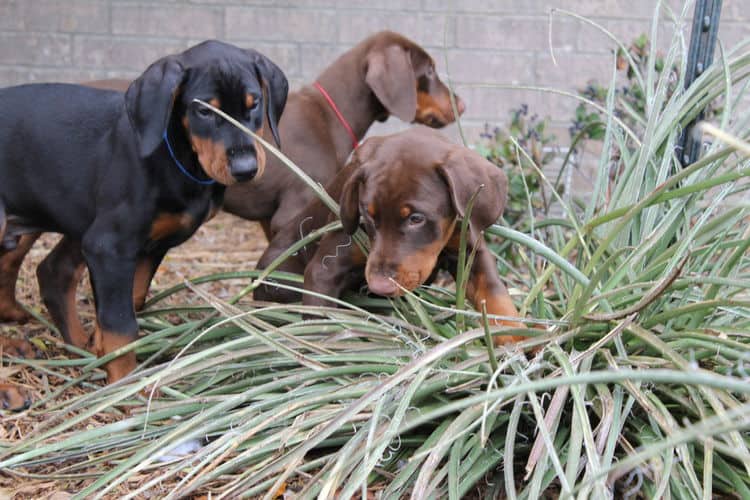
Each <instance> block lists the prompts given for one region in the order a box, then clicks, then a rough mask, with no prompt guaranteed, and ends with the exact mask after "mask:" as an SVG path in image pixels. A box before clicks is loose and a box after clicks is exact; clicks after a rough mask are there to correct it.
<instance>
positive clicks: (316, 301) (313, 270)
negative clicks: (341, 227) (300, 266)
mask: <svg viewBox="0 0 750 500" xmlns="http://www.w3.org/2000/svg"><path fill="white" fill-rule="evenodd" d="M366 263H367V260H366V258H365V255H364V254H363V253H362V251H361V250H360V249H359V247H358V246H357V244H356V243H354V241H353V239H352V237H351V236H349V235H348V234H345V233H343V232H341V231H337V232H335V233H328V234H326V235H325V236H324V237H323V239H322V240H321V241H320V246H319V247H318V250H317V251H316V252H315V255H314V256H313V258H312V259H311V260H310V262H309V263H308V264H307V267H306V268H305V290H309V291H311V292H316V293H319V294H322V295H327V296H329V297H333V298H336V299H338V298H340V297H341V294H342V293H343V292H344V291H345V290H348V289H349V288H351V287H352V286H353V285H354V284H356V283H360V282H362V281H363V274H362V273H363V272H364V268H365V264H366ZM302 303H303V304H304V305H306V306H327V307H337V306H336V304H334V303H332V302H331V301H329V300H326V299H324V298H322V297H316V296H314V295H310V294H307V293H306V294H304V296H303V297H302Z"/></svg>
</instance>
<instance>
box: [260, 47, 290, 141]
mask: <svg viewBox="0 0 750 500" xmlns="http://www.w3.org/2000/svg"><path fill="white" fill-rule="evenodd" d="M253 55H254V56H255V66H256V68H257V72H258V80H259V81H261V82H263V85H264V86H265V87H266V93H267V94H268V95H267V99H268V102H267V103H266V117H267V118H268V124H269V125H270V127H271V133H272V134H273V139H274V140H275V141H276V145H278V146H279V147H281V139H280V138H279V120H280V119H281V114H282V113H283V111H284V106H286V97H287V94H288V93H289V82H288V81H287V79H286V76H285V75H284V72H283V71H281V69H280V68H279V67H278V66H276V64H274V63H273V61H271V60H270V59H268V58H267V57H266V56H264V55H262V54H260V53H258V52H253Z"/></svg>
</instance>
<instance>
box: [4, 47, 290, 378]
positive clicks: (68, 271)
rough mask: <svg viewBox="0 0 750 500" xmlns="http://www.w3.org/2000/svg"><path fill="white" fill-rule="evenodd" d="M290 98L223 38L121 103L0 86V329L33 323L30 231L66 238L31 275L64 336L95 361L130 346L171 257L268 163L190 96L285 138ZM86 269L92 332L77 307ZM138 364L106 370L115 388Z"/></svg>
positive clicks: (81, 93) (139, 84) (78, 89)
mask: <svg viewBox="0 0 750 500" xmlns="http://www.w3.org/2000/svg"><path fill="white" fill-rule="evenodd" d="M287 90H288V84H287V80H286V78H285V77H284V74H283V73H282V72H281V70H280V69H279V68H278V67H277V66H276V65H275V64H273V63H272V62H271V61H270V60H269V59H267V58H266V57H264V56H263V55H261V54H259V53H258V52H255V51H252V50H243V49H240V48H237V47H234V46H232V45H228V44H225V43H222V42H217V41H208V42H204V43H201V44H199V45H196V46H194V47H192V48H190V49H188V50H186V51H185V52H182V53H180V54H176V55H172V56H168V57H165V58H163V59H160V60H159V61H157V62H155V63H154V64H152V65H151V66H150V67H149V68H148V69H147V70H146V71H145V72H144V73H143V75H141V76H140V77H139V78H138V79H136V80H135V81H134V82H133V83H132V84H131V85H130V86H129V87H128V89H127V91H126V92H125V93H124V94H123V93H121V92H113V91H107V90H102V89H94V88H90V87H84V86H78V85H67V84H31V85H21V86H18V87H11V88H7V89H2V90H0V109H2V110H3V113H2V116H0V207H2V213H3V216H2V220H1V221H0V228H2V229H3V233H2V234H0V242H1V247H0V320H14V321H17V320H19V319H23V318H24V317H25V314H24V312H23V310H21V309H20V307H19V306H18V304H17V303H16V301H15V293H14V287H15V278H16V276H17V273H18V267H19V266H20V263H21V261H22V260H23V257H24V255H25V253H26V252H27V251H28V249H29V248H30V246H31V243H33V239H34V238H35V236H36V235H37V234H38V233H40V232H43V231H52V232H58V233H62V234H63V235H64V236H63V238H62V240H61V241H60V243H59V244H58V245H57V246H56V247H55V249H54V250H53V251H52V252H51V253H50V255H48V256H47V258H45V260H44V261H43V262H42V263H41V264H40V266H39V268H38V269H37V275H38V278H39V282H40V288H41V290H42V297H43V299H44V302H45V305H46V306H47V309H48V310H49V313H50V315H51V316H52V319H53V320H54V322H55V324H56V325H57V326H58V328H59V329H60V331H61V332H62V334H63V336H64V338H65V341H66V342H69V343H71V344H73V345H76V346H78V347H86V346H89V348H90V349H91V350H92V352H94V353H96V354H97V355H100V356H101V355H105V354H107V353H110V352H113V351H115V350H116V349H118V348H120V347H122V346H124V345H126V344H128V343H129V342H131V341H133V340H134V339H135V338H136V337H137V334H138V325H137V323H136V319H135V313H134V306H139V305H140V303H142V300H143V299H144V297H145V291H146V290H147V289H148V284H149V282H150V280H151V278H152V275H153V273H154V271H155V270H156V267H157V266H158V265H159V263H160V261H161V260H162V258H163V257H164V255H165V254H166V252H167V251H168V250H169V249H170V248H171V247H173V246H176V245H179V244H180V243H182V242H183V241H185V240H186V239H187V238H189V237H190V236H191V235H192V234H193V233H194V232H195V230H196V229H197V228H198V226H200V224H201V223H202V222H203V221H205V220H206V219H207V218H208V217H210V215H211V214H212V213H214V211H215V210H216V209H217V208H218V207H219V206H220V205H221V202H222V198H223V195H224V191H225V189H226V186H227V185H230V184H234V183H235V182H238V181H247V180H250V179H252V178H253V177H255V176H256V175H257V174H259V173H260V172H262V171H263V169H264V166H265V155H264V154H263V151H262V149H261V148H260V146H259V145H256V144H255V142H254V141H253V140H251V139H249V138H248V137H247V136H246V135H245V134H243V133H242V132H240V131H239V130H237V129H236V128H235V127H233V126H232V125H231V124H229V123H226V122H225V121H224V120H223V119H221V118H218V117H217V116H216V115H215V114H214V113H212V112H211V111H209V110H208V109H205V108H203V107H202V106H200V105H198V104H196V103H194V102H193V100H194V99H196V98H198V99H202V100H204V101H207V102H209V103H212V104H213V105H214V106H217V107H220V108H221V109H222V110H224V111H225V112H227V113H228V114H230V115H231V116H232V117H234V118H235V119H237V120H239V121H240V122H241V123H243V124H244V125H245V126H247V127H248V128H250V129H252V130H255V131H259V132H262V133H263V132H265V130H266V128H269V129H270V131H271V133H272V135H273V137H274V138H275V139H276V141H277V142H279V141H278V131H277V123H278V119H279V117H280V116H281V113H282V111H283V108H284V104H285V102H286V96H287ZM266 126H267V127H266ZM84 266H87V267H88V270H89V273H90V275H91V282H92V286H93V290H94V298H95V302H96V328H95V330H94V334H93V336H91V335H90V334H88V333H87V332H86V331H84V328H83V327H82V325H81V323H80V320H79V319H78V316H77V313H76V308H75V288H76V285H77V283H78V280H79V279H80V276H81V273H82V272H83V268H84ZM135 364H136V360H135V354H134V353H133V352H131V353H128V354H126V355H124V356H121V357H119V358H117V359H115V360H113V361H111V362H110V363H108V364H107V365H106V370H107V374H108V378H109V380H110V381H115V380H118V379H120V378H122V377H124V376H125V375H127V374H128V373H129V372H130V371H131V370H132V369H133V368H134V367H135Z"/></svg>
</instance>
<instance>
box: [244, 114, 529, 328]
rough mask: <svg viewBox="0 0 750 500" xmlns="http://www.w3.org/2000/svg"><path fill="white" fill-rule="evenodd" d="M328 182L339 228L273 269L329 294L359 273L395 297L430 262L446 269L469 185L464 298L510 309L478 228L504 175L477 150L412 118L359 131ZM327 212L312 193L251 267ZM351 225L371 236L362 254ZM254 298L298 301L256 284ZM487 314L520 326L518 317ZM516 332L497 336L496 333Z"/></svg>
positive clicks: (490, 215)
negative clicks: (358, 140) (379, 130)
mask: <svg viewBox="0 0 750 500" xmlns="http://www.w3.org/2000/svg"><path fill="white" fill-rule="evenodd" d="M480 188H481V189H480ZM327 190H328V192H329V194H330V195H331V196H332V197H333V198H334V199H337V198H338V199H339V203H340V210H341V222H342V224H343V229H344V230H343V231H337V232H332V233H327V234H326V235H325V236H324V237H323V238H322V239H321V240H320V243H319V244H310V245H308V246H307V247H305V248H303V249H301V250H300V251H299V252H297V253H296V254H295V255H293V256H292V257H290V258H289V259H287V260H286V261H284V263H283V264H282V265H281V267H280V268H279V270H282V271H288V272H294V273H298V274H302V273H304V276H305V282H304V287H305V289H306V290H310V291H313V292H317V293H320V294H323V295H327V296H330V297H336V298H338V297H340V296H341V294H342V293H343V292H344V291H346V290H347V289H352V288H354V289H357V288H359V287H360V286H361V285H362V283H363V282H365V281H366V282H367V285H368V287H369V289H370V291H371V292H373V293H376V294H378V295H383V296H387V297H395V296H399V295H402V293H403V290H404V289H406V290H414V289H415V288H417V287H418V286H420V285H422V284H424V283H427V282H429V281H430V280H431V278H432V276H433V273H434V271H435V269H436V268H438V267H445V268H446V269H448V270H449V271H450V272H451V273H453V275H454V277H455V273H456V262H457V255H458V250H459V241H460V224H459V223H458V220H459V219H460V218H461V217H463V215H464V213H465V211H466V207H467V203H468V202H469V199H470V198H471V197H472V196H473V195H474V193H476V192H478V195H477V197H476V201H475V203H474V206H473V209H472V211H471V214H470V220H469V227H470V234H469V238H468V240H469V241H468V243H469V245H468V250H467V252H472V251H475V252H476V253H475V257H474V261H473V267H472V269H471V273H470V275H469V278H468V281H467V297H468V298H469V300H471V301H472V303H473V304H474V306H475V307H477V308H479V307H480V304H481V303H482V302H484V303H485V304H486V307H487V312H488V313H489V314H492V315H498V316H506V317H518V316H519V314H518V311H517V310H516V308H515V306H514V305H513V302H512V301H511V299H510V296H509V295H508V292H507V290H506V288H505V286H504V285H503V283H502V281H501V280H500V277H499V275H498V271H497V264H496V263H495V259H494V257H493V256H492V254H491V253H490V251H489V250H488V249H487V246H486V244H485V242H484V238H483V237H482V236H481V232H482V231H483V230H484V229H486V228H487V227H489V226H490V225H491V224H493V223H494V222H495V221H496V220H497V219H498V217H500V215H501V214H502V212H503V208H504V207H505V200H506V195H507V178H506V176H505V174H504V173H503V172H502V171H501V170H500V169H499V168H497V167H496V166H495V165H493V164H491V163H490V162H488V161H487V160H485V159H484V158H482V157H481V156H480V155H478V154H477V153H475V152H473V151H471V150H469V149H466V148H464V147H460V146H457V145H455V144H452V143H451V142H450V141H448V140H447V139H446V138H445V137H444V136H443V135H441V134H440V133H438V132H436V131H433V130H431V129H428V128H426V127H422V126H417V127H414V128H412V129H409V130H407V131H405V132H401V133H397V134H393V135H389V136H385V137H374V138H371V139H368V140H367V141H366V142H365V143H364V144H363V145H362V147H360V148H359V149H357V150H356V151H355V152H354V155H353V156H352V159H351V160H350V161H349V163H348V164H347V166H346V167H345V168H344V169H343V170H342V171H341V172H340V173H339V174H338V175H337V176H336V177H335V179H334V180H333V181H332V183H331V184H330V185H329V186H328V187H327ZM360 219H361V222H360ZM332 220H335V217H334V216H333V215H332V214H331V212H330V211H329V210H328V209H327V208H326V207H325V205H324V204H323V203H322V202H320V201H313V202H311V203H310V204H309V205H308V206H307V207H306V208H305V209H304V210H302V211H301V212H300V213H298V214H297V215H296V216H295V218H294V219H293V220H292V221H291V222H290V223H289V224H288V225H287V226H285V228H284V229H283V230H282V231H280V232H279V233H278V234H277V235H276V237H274V239H273V240H272V241H271V243H270V245H269V247H268V249H267V250H266V252H265V253H264V254H263V256H262V257H261V259H260V261H259V263H258V268H260V269H264V268H266V267H267V266H268V265H269V264H270V263H271V262H272V261H273V260H274V259H275V258H276V257H277V256H278V255H279V254H281V253H282V252H284V251H285V250H286V249H287V248H289V247H290V246H291V245H292V244H293V243H294V242H295V241H297V240H298V239H299V238H300V236H302V235H304V234H308V233H309V232H311V231H312V230H314V229H316V228H319V227H321V226H323V225H325V224H326V223H327V222H330V221H332ZM360 225H362V226H363V227H364V229H365V231H366V232H367V235H368V236H369V238H370V244H371V245H370V246H371V249H370V252H369V255H368V256H367V257H366V258H365V256H364V254H363V253H362V252H361V250H360V249H359V247H358V246H357V245H356V244H354V243H353V242H352V238H351V236H349V235H351V234H353V233H354V232H355V230H356V229H357V228H358V227H360ZM255 298H256V299H259V300H276V301H281V302H289V301H293V300H299V294H296V293H293V292H290V291H288V290H285V289H283V288H280V287H275V286H273V285H268V286H262V287H260V288H258V289H257V290H256V291H255ZM302 300H303V303H304V304H308V305H331V303H330V302H328V301H326V300H325V299H322V298H320V297H316V296H314V295H309V294H304V296H303V299H302ZM493 323H495V324H502V325H506V326H511V327H516V328H523V324H522V323H520V322H518V321H512V320H497V321H493ZM522 338H523V337H518V336H503V337H496V342H497V343H506V342H513V341H517V340H519V339H522Z"/></svg>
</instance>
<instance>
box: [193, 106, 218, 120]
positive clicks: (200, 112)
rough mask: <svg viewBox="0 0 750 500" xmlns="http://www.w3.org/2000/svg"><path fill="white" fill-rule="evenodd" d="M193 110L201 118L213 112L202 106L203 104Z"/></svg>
mask: <svg viewBox="0 0 750 500" xmlns="http://www.w3.org/2000/svg"><path fill="white" fill-rule="evenodd" d="M195 112H196V113H198V115H199V116H201V117H203V118H208V117H209V116H211V115H212V114H213V113H214V112H213V111H211V110H210V109H208V108H204V107H203V106H200V107H199V108H198V109H197V110H196V111H195Z"/></svg>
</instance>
